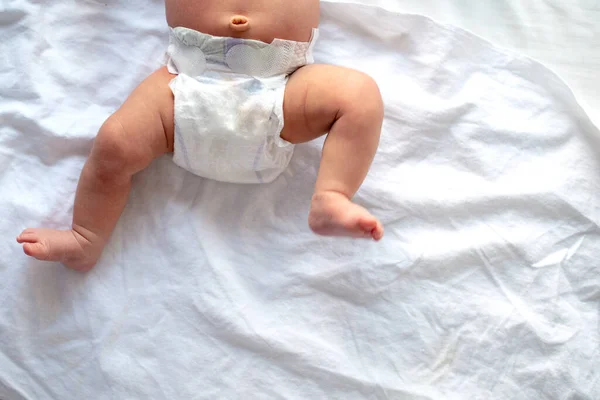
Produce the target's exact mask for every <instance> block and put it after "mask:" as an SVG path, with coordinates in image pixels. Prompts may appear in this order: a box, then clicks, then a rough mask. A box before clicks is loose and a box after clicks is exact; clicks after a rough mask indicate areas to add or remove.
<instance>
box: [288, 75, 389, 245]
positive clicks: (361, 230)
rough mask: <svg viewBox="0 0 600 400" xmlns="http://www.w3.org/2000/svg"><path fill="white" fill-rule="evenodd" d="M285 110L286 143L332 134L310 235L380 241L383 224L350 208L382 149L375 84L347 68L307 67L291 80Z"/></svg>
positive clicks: (325, 148) (323, 161) (325, 151)
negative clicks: (378, 149) (352, 200)
mask: <svg viewBox="0 0 600 400" xmlns="http://www.w3.org/2000/svg"><path fill="white" fill-rule="evenodd" d="M283 109H284V119H285V124H284V128H283V131H282V133H281V137H282V138H284V139H285V140H287V141H290V142H292V143H302V142H307V141H310V140H313V139H315V138H317V137H319V136H321V135H322V134H324V133H325V132H329V134H328V135H327V138H326V140H325V145H324V146H323V154H322V158H321V166H320V169H319V174H318V177H317V183H316V187H315V193H314V195H313V198H312V203H311V211H310V215H309V225H310V227H311V229H312V230H313V231H314V232H315V233H317V234H321V235H328V236H351V237H365V238H373V239H375V240H379V239H381V237H382V236H383V226H382V225H381V223H380V222H379V221H378V220H377V219H376V218H375V217H374V216H373V215H371V214H370V213H369V212H368V211H367V210H365V209H364V208H363V207H360V206H358V205H356V204H354V203H352V202H351V199H352V197H353V196H354V194H355V193H356V191H357V190H358V188H359V187H360V185H361V184H362V182H363V180H364V179H365V177H366V175H367V172H368V170H369V167H370V165H371V162H372V161H373V156H374V155H375V152H376V151H377V146H378V144H379V135H380V132H381V124H382V122H383V103H382V100H381V95H380V93H379V88H378V87H377V84H376V83H375V81H373V79H371V78H370V77H368V76H367V75H365V74H362V73H360V72H358V71H354V70H350V69H346V68H341V67H335V66H330V65H311V66H307V67H304V68H301V69H299V70H298V71H297V72H295V73H294V74H293V75H292V76H291V77H290V80H289V82H288V85H287V87H286V92H285V98H284V106H283Z"/></svg>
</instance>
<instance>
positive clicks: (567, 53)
mask: <svg viewBox="0 0 600 400" xmlns="http://www.w3.org/2000/svg"><path fill="white" fill-rule="evenodd" d="M341 2H343V0H342V1H341ZM355 2H356V3H363V4H371V5H378V6H380V7H385V8H387V9H389V10H392V11H397V12H404V13H415V14H422V15H426V16H428V17H430V18H433V19H434V20H436V21H439V22H441V23H448V24H453V25H456V26H459V27H461V28H463V29H467V30H469V31H471V32H473V33H475V34H477V35H479V36H481V37H483V38H485V39H487V40H490V41H492V42H493V43H494V44H496V45H498V46H500V47H503V48H506V49H509V50H510V51H514V52H518V53H520V54H524V55H527V56H529V57H532V58H534V59H536V60H539V61H541V62H542V63H544V65H546V66H547V67H549V68H550V69H552V70H553V71H555V72H557V73H558V74H559V75H560V76H561V78H562V79H564V80H565V81H566V82H567V84H568V85H569V86H570V87H571V88H572V89H573V90H574V92H575V94H576V95H577V97H578V99H579V101H580V103H581V105H582V106H583V107H584V109H585V110H586V111H587V113H588V114H589V115H590V117H591V119H592V120H593V121H594V122H595V123H596V125H598V123H599V122H600V79H599V74H600V72H599V71H600V23H598V21H600V2H598V1H597V0H527V1H519V0H507V1H498V0H478V1H465V0H446V1H437V0H355Z"/></svg>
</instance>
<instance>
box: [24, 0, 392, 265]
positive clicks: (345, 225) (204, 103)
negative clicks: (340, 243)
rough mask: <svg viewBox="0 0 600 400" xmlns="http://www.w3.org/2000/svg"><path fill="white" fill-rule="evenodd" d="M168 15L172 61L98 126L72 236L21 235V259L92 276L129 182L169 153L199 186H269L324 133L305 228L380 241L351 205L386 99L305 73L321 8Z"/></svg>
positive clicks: (242, 5) (375, 226)
mask: <svg viewBox="0 0 600 400" xmlns="http://www.w3.org/2000/svg"><path fill="white" fill-rule="evenodd" d="M166 13H167V22H168V24H169V26H170V27H171V31H170V32H171V36H170V45H169V48H168V51H167V55H168V63H167V65H166V66H164V67H162V68H161V69H159V70H158V71H156V72H154V73H153V74H152V75H150V76H149V77H148V78H146V80H144V81H143V82H142V83H141V84H140V85H139V86H138V87H137V88H136V89H135V90H134V91H133V93H132V94H131V95H130V96H129V98H128V99H127V100H126V101H125V103H124V104H123V105H122V106H121V108H119V109H118V110H117V111H116V112H115V113H114V114H113V115H112V116H110V117H109V118H108V119H107V120H106V122H105V123H104V124H103V125H102V127H101V128H100V130H99V132H98V135H97V137H96V139H95V141H94V145H93V148H92V150H91V154H90V156H89V158H88V160H87V161H86V163H85V165H84V167H83V171H82V173H81V177H80V179H79V184H78V187H77V193H76V197H75V206H74V215H73V224H72V229H70V230H54V229H26V230H25V231H23V232H22V233H21V234H20V235H19V236H18V238H17V241H18V242H19V243H23V249H24V251H25V253H26V254H27V255H29V256H32V257H35V258H37V259H39V260H47V261H60V262H62V263H64V264H65V265H66V266H67V267H70V268H73V269H76V270H80V271H87V270H89V269H91V268H92V267H93V266H94V265H95V264H96V262H97V260H98V258H99V257H100V254H101V252H102V250H103V248H104V246H105V245H106V243H107V241H108V239H109V237H110V235H111V232H112V231H113V229H114V228H115V225H116V223H117V220H118V219H119V217H120V215H121V213H122V211H123V208H124V207H125V204H126V202H127V198H128V196H129V191H130V188H131V178H132V176H133V175H134V174H136V173H137V172H139V171H141V170H143V169H144V168H146V167H147V166H148V165H149V164H150V163H151V162H152V160H154V159H155V158H157V157H160V156H162V155H163V154H165V153H170V152H173V153H174V154H173V160H174V162H175V163H176V164H177V165H179V166H181V167H182V168H185V169H187V170H189V171H190V172H193V173H195V174H197V175H200V176H203V177H206V178H211V179H216V180H221V181H228V182H237V183H263V182H265V183H266V182H270V181H272V180H274V179H275V178H276V177H277V176H278V175H279V174H280V173H281V172H283V170H284V169H285V168H286V167H287V164H288V163H289V161H290V158H291V155H292V151H293V146H294V144H296V143H303V142H307V141H310V140H313V139H315V138H317V137H319V136H321V135H323V134H325V133H327V138H326V140H325V144H324V146H323V153H322V159H321V165H320V169H319V173H318V176H317V182H316V187H315V190H314V194H313V196H312V201H311V208H310V213H309V216H308V224H309V226H310V228H311V229H312V230H313V231H314V232H315V233H317V234H320V235H328V236H350V237H355V238H371V239H374V240H379V239H381V237H382V236H383V227H382V225H381V223H380V222H379V221H378V220H377V219H376V218H375V217H374V216H373V215H371V214H370V213H369V212H368V211H367V210H365V209H364V208H363V207H360V206H359V205H356V204H354V203H352V201H351V199H352V197H353V196H354V194H355V193H356V191H357V190H358V188H359V186H360V185H361V184H362V182H363V180H364V179H365V176H366V175H367V172H368V169H369V167H370V165H371V162H372V160H373V156H374V155H375V152H376V150H377V146H378V144H379V135H380V131H381V125H382V120H383V104H382V100H381V95H380V93H379V89H378V87H377V84H376V83H375V82H374V81H373V79H371V78H370V77H368V76H367V75H365V74H363V73H360V72H358V71H354V70H351V69H347V68H342V67H336V66H330V65H307V64H312V54H311V53H312V48H313V45H314V41H315V40H316V38H317V36H318V30H317V29H316V28H317V26H318V23H319V0H302V1H297V0H203V1H198V0H166ZM305 65H306V66H305Z"/></svg>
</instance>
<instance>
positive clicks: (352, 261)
mask: <svg viewBox="0 0 600 400" xmlns="http://www.w3.org/2000/svg"><path fill="white" fill-rule="evenodd" d="M321 6H322V23H321V26H320V39H319V42H318V44H317V46H316V47H315V61H316V62H321V63H331V64H336V65H343V66H348V67H353V68H357V69H359V70H362V71H364V72H366V73H369V74H370V75H372V76H373V77H374V78H375V79H376V81H377V82H378V83H379V85H380V87H381V91H382V95H383V98H384V102H385V107H386V109H385V112H386V117H385V122H384V127H383V132H382V140H381V145H380V148H379V151H378V154H377V156H376V157H375V160H374V164H373V166H372V168H371V170H370V172H369V176H368V177H367V180H366V181H365V184H364V185H363V186H362V187H361V189H360V191H359V192H358V194H357V196H356V199H355V200H356V202H358V203H359V204H361V205H364V206H366V207H367V208H368V209H369V210H371V211H372V212H373V213H374V214H375V215H376V216H378V217H379V218H380V219H381V220H382V222H383V223H384V225H385V228H386V236H385V237H384V239H383V240H382V241H381V242H379V243H373V242H368V241H356V240H350V239H334V238H321V237H317V236H315V235H313V234H312V233H311V232H310V231H309V229H308V227H307V221H306V218H307V214H308V208H309V203H310V197H311V194H312V189H313V185H314V182H315V179H316V173H317V168H318V164H319V158H320V151H321V146H322V141H323V139H321V140H317V141H314V142H311V143H307V144H302V145H298V146H296V149H295V152H294V156H293V158H292V160H291V162H290V164H289V167H288V168H287V169H286V170H285V171H284V172H283V173H282V174H281V175H280V176H279V177H278V178H277V179H275V180H274V181H273V182H272V183H270V184H265V185H236V184H230V183H222V182H216V181H213V180H207V179H203V178H199V177H197V176H195V175H193V174H191V173H189V172H186V171H184V170H182V169H181V168H179V167H177V166H176V165H175V164H174V163H173V162H172V160H171V157H170V156H165V157H162V158H160V159H158V160H156V162H154V163H153V164H152V165H151V166H150V167H149V168H148V169H147V170H145V171H143V172H141V173H140V174H138V175H136V176H135V177H134V180H133V187H132V193H131V197H130V201H129V203H128V205H127V207H126V209H125V211H124V213H123V216H122V218H121V219H120V221H119V223H118V225H117V227H116V230H115V232H114V233H113V235H112V237H111V239H110V241H109V243H108V245H107V247H106V250H105V253H104V255H103V257H102V258H101V260H100V262H99V263H98V265H97V266H96V268H95V269H94V270H92V271H91V272H90V273H88V274H80V273H77V272H73V271H69V270H66V269H65V268H63V267H62V266H61V265H59V264H56V263H43V262H39V261H36V260H31V259H28V258H26V257H25V256H24V255H23V253H22V250H21V248H20V246H19V245H17V244H16V243H15V242H14V237H15V236H16V235H17V234H18V233H19V232H20V231H21V230H22V229H24V228H26V227H31V226H45V227H56V228H67V227H68V226H69V224H70V222H71V215H72V211H73V208H72V201H73V196H74V191H75V187H76V184H77V180H78V178H79V174H80V172H81V167H82V165H83V163H84V161H85V158H86V156H87V154H88V152H89V150H90V148H91V144H92V139H93V137H94V135H95V132H96V131H97V129H98V127H99V126H100V125H101V123H102V122H103V121H104V120H105V119H106V117H107V116H108V115H110V113H112V112H113V111H114V110H115V109H116V108H117V107H119V105H120V104H121V103H122V102H123V101H124V99H125V98H126V96H127V95H128V94H129V93H130V92H131V90H132V89H133V88H134V87H135V86H136V85H137V84H138V83H139V82H140V81H141V80H142V79H143V78H144V77H146V76H147V75H148V74H149V73H150V72H151V71H152V70H153V69H156V68H158V67H159V66H160V65H161V61H162V60H161V57H162V55H163V54H164V49H165V48H166V46H167V45H168V33H169V32H168V27H167V26H166V24H165V22H164V12H163V10H162V3H161V2H160V1H151V2H147V1H145V2H143V4H142V2H140V1H124V0H123V1H118V2H114V3H113V4H104V3H97V2H79V3H77V6H74V5H73V4H72V3H71V2H65V1H56V2H52V3H50V2H48V3H42V2H37V1H13V2H10V4H8V5H4V6H2V8H0V31H1V33H2V36H3V37H4V38H6V39H5V40H4V41H3V42H2V43H0V52H1V53H2V55H3V57H0V94H1V96H0V121H1V123H0V210H2V216H1V217H0V237H1V239H2V240H0V398H1V399H3V400H4V399H7V400H20V399H31V400H38V399H42V400H44V399H88V398H89V399H129V398H132V399H135V398H143V399H179V398H182V399H190V398H193V399H196V398H197V399H215V398H225V399H235V398H242V399H245V398H289V399H321V398H326V399H390V398H391V399H435V400H448V399H450V400H454V399H456V400H464V399H502V400H503V399H518V400H520V399H536V400H540V399H548V400H550V399H552V400H554V399H578V400H579V399H587V400H595V399H598V398H600V375H599V372H598V368H597V366H598V365H600V351H599V350H600V347H599V340H600V337H599V336H600V333H599V332H598V326H599V323H600V321H599V310H600V289H599V288H600V270H599V267H598V260H599V259H600V230H599V228H598V226H599V223H600V159H599V157H598V148H599V147H598V135H599V132H598V129H597V128H596V127H595V126H594V125H593V124H592V123H591V121H590V120H589V118H588V116H587V115H586V114H585V112H584V111H583V109H582V108H581V107H580V106H579V104H578V103H577V101H576V98H575V97H574V96H573V94H572V92H571V91H570V89H569V88H568V86H567V85H566V84H565V83H564V82H562V81H561V80H560V79H559V78H558V77H557V76H556V75H555V74H553V73H551V72H550V71H549V70H548V69H547V68H545V67H544V66H542V65H540V64H539V63H537V62H535V61H532V60H530V59H528V58H525V57H522V56H519V55H515V54H512V53H507V52H505V51H503V50H500V49H498V48H496V47H494V46H493V45H491V44H490V43H487V42H485V41H483V40H481V39H479V38H478V37H476V36H474V35H472V34H469V33H467V32H465V31H463V30H460V29H458V28H454V27H449V26H441V25H439V24H437V23H434V22H432V21H431V20H429V19H427V18H424V17H421V16H417V15H404V14H399V13H392V12H386V11H384V10H381V9H377V8H373V7H367V6H360V5H347V4H332V3H327V2H323V3H322V5H321ZM557 29H558V27H557ZM133 44H135V45H133Z"/></svg>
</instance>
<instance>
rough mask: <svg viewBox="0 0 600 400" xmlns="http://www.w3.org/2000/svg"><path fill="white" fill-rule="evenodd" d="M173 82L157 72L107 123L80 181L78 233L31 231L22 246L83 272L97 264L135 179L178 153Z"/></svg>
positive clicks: (164, 72) (76, 210) (76, 212)
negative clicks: (168, 155) (166, 155)
mask: <svg viewBox="0 0 600 400" xmlns="http://www.w3.org/2000/svg"><path fill="white" fill-rule="evenodd" d="M172 78H173V75H171V74H169V73H168V72H167V70H166V69H165V68H161V69H160V70H158V71H156V72H155V73H153V74H152V75H150V76H149V77H148V78H147V79H146V80H144V81H143V82H142V83H141V84H140V85H139V86H138V87H137V88H136V89H135V90H134V91H133V93H132V94H131V95H130V96H129V98H128V99H127V100H126V102H125V103H124V104H123V106H121V108H120V109H119V110H117V112H115V113H114V114H113V115H112V116H110V117H109V118H108V119H107V120H106V122H105V123H104V124H103V125H102V127H101V128H100V131H99V132H98V136H97V137H96V139H95V141H94V146H93V148H92V151H91V154H90V157H89V158H88V160H87V161H86V163H85V165H84V167H83V171H82V172H81V177H80V178H79V185H78V186H77V193H76V196H75V206H74V210H73V225H72V229H70V230H63V231H60V230H54V229H26V230H25V231H23V232H22V233H21V234H20V235H19V236H18V237H17V241H18V242H19V243H23V250H24V251H25V253H26V254H27V255H29V256H32V257H35V258H37V259H39V260H46V261H60V262H62V263H64V264H65V265H66V266H67V267H70V268H73V269H76V270H80V271H86V270H89V269H91V268H92V267H93V266H94V265H95V264H96V261H97V260H98V258H99V257H100V254H101V253H102V250H103V248H104V246H105V244H106V242H107V241H108V238H109V237H110V234H111V233H112V231H113V229H114V228H115V225H116V223H117V220H118V219H119V217H120V215H121V213H122V211H123V209H124V208H125V204H126V203H127V198H128V197H129V191H130V188H131V178H132V176H133V175H134V174H135V173H137V172H139V171H141V170H142V169H144V168H146V167H147V166H148V165H149V164H150V162H152V160H154V159H155V158H157V157H159V156H161V155H162V154H164V153H166V152H169V151H172V147H173V129H174V124H173V95H172V93H171V89H170V88H169V86H168V84H169V82H170V81H171V79H172Z"/></svg>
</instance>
